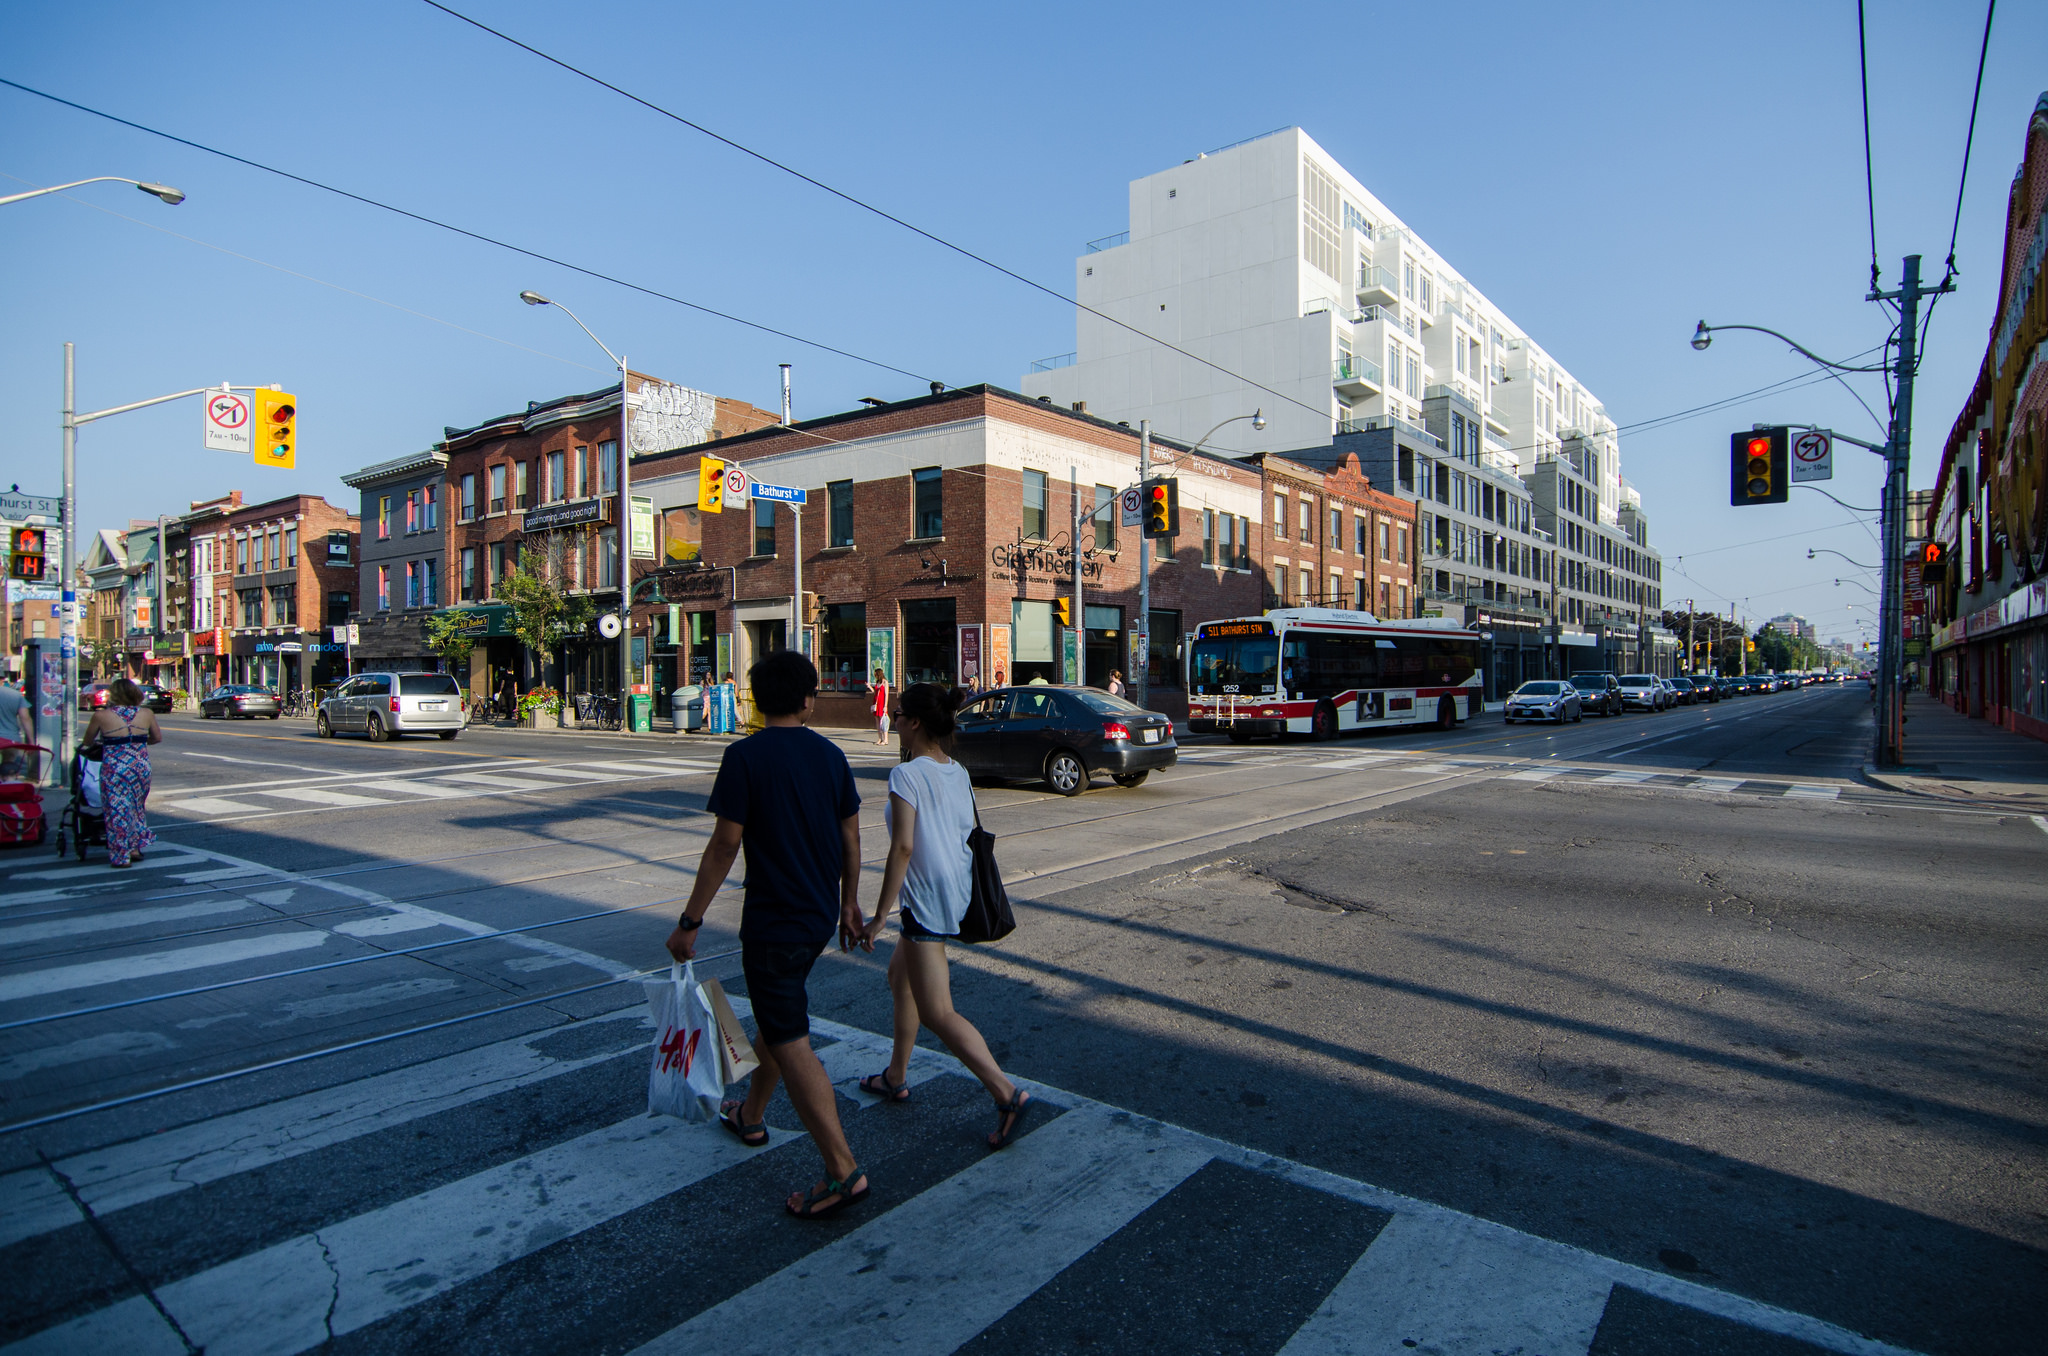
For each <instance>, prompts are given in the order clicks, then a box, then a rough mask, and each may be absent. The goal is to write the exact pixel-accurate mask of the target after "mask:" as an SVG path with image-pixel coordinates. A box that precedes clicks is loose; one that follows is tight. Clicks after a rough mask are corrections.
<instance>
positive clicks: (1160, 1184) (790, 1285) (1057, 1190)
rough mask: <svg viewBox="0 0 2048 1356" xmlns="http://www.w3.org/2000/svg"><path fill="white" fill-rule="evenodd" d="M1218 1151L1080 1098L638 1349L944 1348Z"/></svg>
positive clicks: (737, 1353)
mask: <svg viewBox="0 0 2048 1356" xmlns="http://www.w3.org/2000/svg"><path fill="white" fill-rule="evenodd" d="M1209 1158H1210V1155H1209V1154H1207V1153H1204V1152H1202V1151H1201V1149H1199V1148H1197V1147H1195V1146H1194V1145H1192V1144H1188V1143H1175V1142H1172V1141H1165V1142H1162V1141H1161V1140H1160V1139H1159V1138H1157V1137H1156V1136H1153V1135H1150V1134H1148V1133H1147V1127H1146V1126H1145V1125H1143V1124H1142V1123H1136V1124H1134V1123H1132V1122H1131V1120H1130V1118H1129V1117H1124V1116H1119V1115H1117V1114H1116V1113H1114V1112H1112V1111H1110V1109H1109V1108H1107V1107H1103V1106H1098V1105H1087V1106H1083V1107H1078V1108H1075V1109H1074V1110H1071V1111H1068V1112H1067V1113H1066V1114H1065V1115H1063V1116H1061V1117H1060V1118H1059V1119H1058V1120H1056V1121H1054V1122H1053V1123H1052V1124H1050V1125H1047V1126H1045V1127H1043V1128H1042V1129H1039V1130H1036V1131H1033V1132H1032V1133H1031V1134H1029V1135H1027V1136H1025V1137H1024V1138H1023V1139H1021V1140H1019V1141H1017V1143H1015V1144H1013V1145H1012V1146H1011V1147H1010V1148H1008V1149H1006V1150H1004V1151H1003V1152H1002V1153H1000V1154H991V1155H989V1156H988V1157H987V1158H984V1159H982V1160H981V1161H980V1162H978V1163H976V1164H975V1165H974V1166H972V1167H970V1168H967V1169H965V1170H963V1171H961V1172H958V1173H955V1174H954V1175H953V1176H951V1177H949V1178H947V1179H946V1180H945V1181H943V1182H941V1183H939V1184H938V1185H937V1186H934V1187H930V1188H928V1189H927V1190H925V1191H923V1192H920V1193H919V1194H918V1195H916V1196H913V1197H912V1198H911V1199H909V1200H907V1201H905V1202H904V1203H903V1204H901V1205H899V1206H897V1207H896V1208H895V1209H893V1210H891V1211H889V1213H887V1214H886V1215H882V1216H880V1217H879V1218H877V1219H875V1220H874V1221H872V1222H871V1223H869V1224H866V1225H863V1226H862V1227H861V1228H859V1229H856V1230H854V1232H852V1233H851V1234H848V1235H847V1236H845V1237H844V1238H841V1239H839V1240H838V1241H837V1242H835V1243H831V1244H828V1245H827V1246H825V1247H823V1248H820V1249H819V1250H817V1251H816V1252H813V1253H811V1254H810V1255H809V1256H807V1257H805V1258H803V1259H802V1260H801V1261H798V1262H795V1263H792V1264H791V1265H790V1266H787V1267H785V1268H783V1269H782V1270H781V1271H779V1272H777V1273H776V1274H775V1275H773V1276H769V1277H767V1278H765V1279H764V1280H762V1281H760V1282H759V1283H757V1284H755V1285H754V1286H752V1287H750V1288H748V1289H746V1290H743V1291H741V1292H740V1293H739V1294H737V1295H734V1296H733V1297H732V1298H730V1299H728V1300H726V1301H725V1302H724V1303H722V1304H717V1305H713V1306H712V1307H711V1308H709V1309H706V1310H704V1311H703V1312H702V1313H699V1314H697V1315H696V1316H695V1317H693V1318H691V1319H690V1320H689V1321H688V1322H687V1323H684V1324H682V1325H681V1326H679V1327H675V1328H671V1329H670V1330H669V1331H668V1332H665V1333H663V1334H662V1335H661V1336H660V1337H657V1338H655V1339H654V1340H653V1341H651V1342H649V1343H647V1344H646V1345H645V1346H643V1347H641V1348H640V1349H639V1351H638V1352H636V1353H635V1356H670V1354H671V1353H684V1352H688V1353H691V1356H696V1353H699V1352H705V1351H716V1352H718V1353H720V1356H752V1354H753V1353H759V1356H786V1353H788V1352H792V1351H807V1352H831V1353H834V1356H850V1354H851V1353H866V1352H883V1351H886V1352H890V1353H892V1356H946V1353H949V1352H951V1351H953V1350H954V1349H955V1348H956V1347H958V1346H960V1345H961V1343H963V1342H965V1341H967V1340H968V1339H969V1338H971V1337H973V1336H974V1335H975V1334H976V1333H978V1332H980V1331H981V1330H982V1329H983V1328H985V1327H987V1326H988V1325H989V1324H990V1323H993V1322H994V1321H995V1320H996V1319H998V1318H1000V1317H1002V1316H1003V1315H1004V1314H1006V1313H1008V1312H1009V1311H1010V1310H1011V1309H1012V1308H1014V1307H1016V1305H1017V1304H1018V1303H1019V1302H1020V1301H1022V1300H1024V1299H1025V1298H1027V1297H1028V1296H1029V1295H1030V1294H1031V1293H1032V1292H1033V1291H1035V1290H1037V1289H1038V1288H1039V1287H1040V1286H1042V1285H1044V1284H1045V1283H1046V1282H1047V1281H1050V1280H1051V1279H1052V1278H1053V1277H1055V1276H1057V1275H1059V1273H1060V1272H1061V1271H1063V1270H1065V1269H1066V1268H1067V1267H1068V1266H1070V1265H1072V1264H1073V1263H1074V1262H1075V1261H1076V1260H1078V1259H1079V1258H1080V1257H1081V1256H1082V1255H1083V1254H1085V1253H1086V1252H1087V1251H1088V1250H1089V1249H1090V1248H1092V1247H1094V1246H1095V1245H1096V1244H1098V1243H1100V1242H1101V1241H1102V1240H1103V1239H1105V1238H1108V1237H1109V1236H1110V1235H1111V1234H1113V1233H1115V1232H1116V1231H1117V1230H1118V1229H1121V1228H1122V1227H1123V1226H1124V1225H1126V1224H1128V1223H1130V1221H1131V1220H1132V1219H1134V1218H1136V1217H1137V1215H1138V1214H1139V1213H1140V1212H1141V1211H1143V1210H1144V1209H1145V1208H1146V1207H1147V1206H1149V1205H1151V1204H1152V1203H1153V1202H1154V1201H1157V1200H1158V1199H1159V1198H1160V1197H1162V1196H1164V1195H1165V1194H1166V1193H1167V1192H1169V1191H1171V1190H1173V1188H1175V1187H1176V1186H1179V1185H1180V1184H1181V1183H1182V1182H1183V1181H1185V1180H1187V1178H1188V1177H1189V1176H1190V1175H1191V1174H1193V1173H1194V1172H1195V1171H1196V1169H1198V1168H1200V1167H1201V1166H1202V1164H1204V1163H1205V1162H1207V1161H1208V1160H1209ZM876 1186H877V1187H878V1188H881V1189H886V1184H884V1183H879V1182H878V1183H876ZM881 1257H886V1258H887V1259H888V1261H887V1264H886V1265H882V1266H877V1265H875V1261H876V1259H877V1258H881ZM975 1258H987V1259H995V1258H1000V1259H1001V1261H1000V1264H998V1265H988V1266H979V1265H974V1264H973V1262H972V1259H975ZM175 1311H176V1310H175V1306H174V1307H173V1312H175ZM209 1350H211V1349H210V1348H209Z"/></svg>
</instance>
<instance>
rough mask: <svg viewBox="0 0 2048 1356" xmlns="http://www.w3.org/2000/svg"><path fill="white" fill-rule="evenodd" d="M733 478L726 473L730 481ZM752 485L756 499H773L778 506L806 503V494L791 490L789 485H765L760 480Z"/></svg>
mask: <svg viewBox="0 0 2048 1356" xmlns="http://www.w3.org/2000/svg"><path fill="white" fill-rule="evenodd" d="M731 477H732V473H731V472H730V471H728V472H726V478H727V479H728V480H730V479H731ZM752 485H753V495H754V498H756V499H773V500H774V501H775V502H776V503H778V504H801V503H803V502H804V492H803V491H802V490H797V489H791V488H790V487H789V486H787V485H763V484H762V483H761V482H760V481H758V480H756V481H754V482H752ZM727 489H728V490H730V489H731V486H730V485H728V486H727Z"/></svg>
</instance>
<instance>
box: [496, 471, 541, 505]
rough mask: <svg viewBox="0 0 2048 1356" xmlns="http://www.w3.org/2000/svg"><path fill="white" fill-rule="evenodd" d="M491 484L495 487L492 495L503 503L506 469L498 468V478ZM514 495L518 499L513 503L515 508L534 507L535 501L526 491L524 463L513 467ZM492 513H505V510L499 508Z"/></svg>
mask: <svg viewBox="0 0 2048 1356" xmlns="http://www.w3.org/2000/svg"><path fill="white" fill-rule="evenodd" d="M491 484H492V486H493V487H494V488H493V490H492V493H493V494H495V495H496V496H497V497H498V499H499V500H500V501H502V500H503V499H504V498H505V468H504V467H502V466H501V467H499V468H498V478H497V479H496V480H494V481H492V482H491ZM512 493H513V494H514V495H515V496H516V498H514V499H513V501H512V507H513V508H518V509H523V508H528V507H531V506H532V503H533V500H532V498H531V497H530V496H529V495H528V494H527V491H526V463H525V462H523V461H522V462H519V463H516V464H515V465H514V466H513V467H512ZM492 512H493V513H503V512H504V509H502V508H497V509H493V510H492Z"/></svg>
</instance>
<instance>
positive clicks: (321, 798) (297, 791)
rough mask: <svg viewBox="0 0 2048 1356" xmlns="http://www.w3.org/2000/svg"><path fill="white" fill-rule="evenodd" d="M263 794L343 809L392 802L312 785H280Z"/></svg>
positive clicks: (280, 798)
mask: <svg viewBox="0 0 2048 1356" xmlns="http://www.w3.org/2000/svg"><path fill="white" fill-rule="evenodd" d="M263 794H264V795H266V796H275V797H277V798H278V799H279V800H298V801H304V802H306V803H307V804H308V805H332V806H336V807H337V808H341V809H348V808H352V807H354V806H358V805H389V804H390V803H391V802H390V801H388V800H381V799H379V798H378V797H376V796H353V795H350V794H349V793H348V792H346V791H322V790H320V789H318V788H317V787H311V786H280V787H277V788H276V789H274V790H270V791H265V792H264V793H263Z"/></svg>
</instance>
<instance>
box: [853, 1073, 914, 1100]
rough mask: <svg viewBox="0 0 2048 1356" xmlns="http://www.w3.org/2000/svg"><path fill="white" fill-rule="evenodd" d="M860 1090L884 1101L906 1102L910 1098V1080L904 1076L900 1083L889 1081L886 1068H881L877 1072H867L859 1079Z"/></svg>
mask: <svg viewBox="0 0 2048 1356" xmlns="http://www.w3.org/2000/svg"><path fill="white" fill-rule="evenodd" d="M860 1090H861V1091H862V1092H865V1093H867V1094H868V1095H869V1096H871V1097H879V1098H881V1099H882V1100H883V1101H885V1102H907V1101H909V1100H910V1080H909V1079H908V1078H906V1079H904V1080H903V1081H902V1082H901V1083H891V1082H890V1081H889V1071H888V1070H887V1069H884V1070H882V1072H880V1073H878V1074H869V1075H868V1076H867V1077H866V1078H863V1079H861V1080H860Z"/></svg>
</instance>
